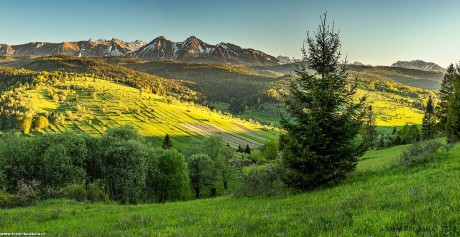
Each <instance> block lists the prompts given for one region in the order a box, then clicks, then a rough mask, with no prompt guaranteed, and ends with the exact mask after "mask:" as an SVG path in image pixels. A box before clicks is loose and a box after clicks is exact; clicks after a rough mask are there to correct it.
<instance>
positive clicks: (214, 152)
mask: <svg viewBox="0 0 460 237" xmlns="http://www.w3.org/2000/svg"><path fill="white" fill-rule="evenodd" d="M225 144H226V143H225V140H224V139H223V137H221V136H210V137H208V138H206V139H205V140H204V141H203V142H201V143H200V142H198V143H192V144H191V145H190V146H189V148H188V149H187V151H186V155H187V157H191V156H192V155H197V154H206V155H207V156H208V157H209V158H210V159H211V160H212V161H213V164H214V167H212V168H211V172H212V173H213V177H215V179H213V180H212V182H211V183H210V185H209V187H210V189H211V196H216V195H217V187H218V182H222V185H223V188H224V190H227V189H228V184H229V181H230V180H231V179H232V177H233V175H234V169H233V167H232V166H231V165H230V160H231V159H232V158H233V156H234V154H235V150H234V149H232V148H230V147H228V146H226V145H225Z"/></svg>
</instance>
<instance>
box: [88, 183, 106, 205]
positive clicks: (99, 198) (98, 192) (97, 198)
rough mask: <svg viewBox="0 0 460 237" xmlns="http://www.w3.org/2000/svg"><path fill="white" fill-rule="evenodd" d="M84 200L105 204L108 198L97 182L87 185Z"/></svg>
mask: <svg viewBox="0 0 460 237" xmlns="http://www.w3.org/2000/svg"><path fill="white" fill-rule="evenodd" d="M86 198H87V199H88V200H89V201H91V202H105V201H107V200H108V197H107V195H105V193H104V190H103V188H102V185H101V183H99V182H95V183H91V184H89V185H88V190H87V191H86Z"/></svg>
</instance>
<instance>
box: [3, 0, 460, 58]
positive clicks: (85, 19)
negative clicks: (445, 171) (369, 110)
mask: <svg viewBox="0 0 460 237" xmlns="http://www.w3.org/2000/svg"><path fill="white" fill-rule="evenodd" d="M459 9H460V1H458V0H442V1H439V0H418V1H415V0H385V1H383V0H367V1H365V0H361V1H360V0H349V1H345V0H324V1H313V0H230V1H226V0H173V1H165V0H162V1H156V0H150V1H147V0H129V1H128V0H123V1H121V0H92V1H87V0H79V1H75V0H72V1H68V0H58V1H57V0H46V1H45V0H0V29H1V31H0V43H6V44H23V43H28V42H35V41H44V42H63V41H76V40H87V39H89V38H95V39H98V38H106V39H111V38H117V39H121V40H124V41H133V40H137V39H139V40H144V41H147V42H149V41H151V40H153V39H154V38H156V37H158V36H161V35H163V36H165V37H166V38H168V39H170V40H172V41H183V40H185V39H186V38H187V37H189V36H191V35H194V36H196V37H198V38H200V39H201V40H203V41H205V42H207V43H209V44H217V43H220V42H229V43H233V44H237V45H239V46H241V47H244V48H254V49H258V50H261V51H264V52H266V53H268V54H271V55H273V56H278V55H284V56H289V57H291V58H292V57H294V58H300V57H301V50H300V49H301V47H302V44H303V41H304V40H305V38H306V36H307V34H306V32H307V31H310V32H313V31H315V30H316V29H317V27H318V24H319V23H320V18H319V17H320V15H322V14H323V13H325V12H327V16H328V20H329V23H330V24H332V22H334V24H335V27H336V29H340V38H341V42H342V54H343V55H344V56H347V58H348V60H349V61H352V62H353V61H359V62H362V63H364V64H371V65H391V64H392V63H394V62H396V61H399V60H415V59H420V60H424V61H429V62H435V63H437V64H439V65H441V66H443V67H446V66H447V65H449V64H450V63H457V62H459V61H460V42H459V39H460V30H459V23H460V14H459Z"/></svg>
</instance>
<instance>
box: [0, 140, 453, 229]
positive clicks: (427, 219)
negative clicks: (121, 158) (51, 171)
mask: <svg viewBox="0 0 460 237" xmlns="http://www.w3.org/2000/svg"><path fill="white" fill-rule="evenodd" d="M405 147H406V146H398V147H393V148H389V149H385V150H377V151H369V152H367V153H366V154H365V155H364V156H363V157H362V158H361V160H360V161H359V163H358V167H357V170H356V171H355V172H353V173H352V174H351V175H350V176H349V177H348V178H347V179H346V180H345V181H344V182H343V183H341V184H340V185H338V186H335V187H332V188H323V189H319V190H315V191H310V192H306V193H303V194H295V195H283V194H279V195H277V196H275V197H256V198H237V197H233V196H224V197H218V198H213V199H203V200H194V201H188V202H177V203H165V204H141V205H118V204H91V203H85V202H76V201H71V200H65V199H59V200H46V201H40V202H38V203H37V204H36V205H34V206H30V207H24V208H15V209H6V210H2V212H1V215H0V232H41V233H47V235H48V236H454V235H455V233H458V231H460V230H459V228H460V224H459V223H460V214H459V213H460V212H459V211H460V202H459V199H458V196H459V195H460V185H459V184H458V179H459V177H460V173H459V170H460V162H459V160H458V157H459V156H460V147H459V146H456V147H454V149H452V150H451V151H449V152H448V153H445V152H442V151H440V152H438V154H437V155H436V159H435V160H434V161H432V162H429V163H425V164H420V165H416V166H412V167H405V166H401V165H398V163H397V161H398V159H399V155H400V153H401V150H402V149H403V148H405Z"/></svg>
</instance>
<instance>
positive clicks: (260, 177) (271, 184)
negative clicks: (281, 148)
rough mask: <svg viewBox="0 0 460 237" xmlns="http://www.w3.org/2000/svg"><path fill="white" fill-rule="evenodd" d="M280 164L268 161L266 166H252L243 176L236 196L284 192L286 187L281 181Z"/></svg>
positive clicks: (269, 194) (271, 194)
mask: <svg viewBox="0 0 460 237" xmlns="http://www.w3.org/2000/svg"><path fill="white" fill-rule="evenodd" d="M281 174H282V172H281V166H280V164H279V163H277V162H274V163H269V164H267V166H266V167H258V166H252V167H251V169H250V171H249V172H248V173H247V174H246V175H245V176H244V179H243V181H242V182H241V184H240V187H239V188H238V189H237V190H236V192H235V195H236V196H242V197H254V196H273V195H278V194H280V193H283V192H285V190H286V188H285V186H284V184H283V182H282V181H281Z"/></svg>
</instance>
